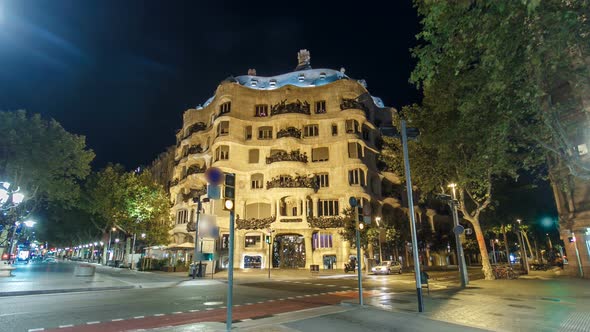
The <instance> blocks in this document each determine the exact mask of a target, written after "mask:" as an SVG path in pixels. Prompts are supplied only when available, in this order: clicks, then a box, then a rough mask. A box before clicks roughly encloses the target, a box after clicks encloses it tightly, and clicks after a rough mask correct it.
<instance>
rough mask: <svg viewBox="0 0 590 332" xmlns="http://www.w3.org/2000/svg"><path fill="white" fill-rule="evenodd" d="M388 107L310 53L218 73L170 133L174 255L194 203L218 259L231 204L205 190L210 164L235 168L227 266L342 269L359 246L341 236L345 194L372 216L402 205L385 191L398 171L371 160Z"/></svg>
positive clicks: (206, 249)
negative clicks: (287, 67) (290, 62)
mask: <svg viewBox="0 0 590 332" xmlns="http://www.w3.org/2000/svg"><path fill="white" fill-rule="evenodd" d="M393 111H395V110H394V109H392V108H390V107H386V106H384V105H383V103H382V101H381V100H380V99H379V98H377V97H373V96H371V95H370V93H369V92H368V91H367V88H366V83H365V82H364V81H363V80H356V79H352V78H350V77H348V76H347V75H346V74H345V72H344V69H340V70H332V69H312V67H311V64H310V54H309V52H308V51H307V50H301V51H300V52H299V54H298V65H297V67H296V68H295V70H294V71H293V72H289V73H286V74H282V75H277V76H271V77H265V76H258V75H257V73H256V71H255V70H253V69H250V70H249V71H248V75H244V76H238V77H229V78H227V79H225V80H224V81H222V82H221V83H220V84H219V86H218V87H217V90H216V91H215V95H214V96H213V97H211V98H210V99H209V100H207V101H206V102H205V103H204V104H203V105H202V106H198V107H197V108H195V109H189V110H187V111H185V112H184V115H183V126H182V129H181V130H179V131H178V133H177V137H176V138H177V145H176V149H175V158H174V171H173V178H172V182H171V187H170V193H171V199H172V200H173V203H174V206H173V208H172V213H173V214H174V222H175V225H174V228H173V230H172V233H173V239H174V241H173V243H172V244H170V245H169V246H168V249H169V250H170V252H171V254H172V255H174V257H175V258H176V259H182V260H186V261H191V260H192V258H193V249H191V248H193V247H194V241H195V232H194V231H193V229H194V224H195V220H196V218H197V200H201V202H202V210H201V211H199V218H200V219H199V222H200V223H202V224H206V223H207V224H209V225H211V224H213V225H215V226H217V227H218V228H219V234H216V233H215V234H213V235H212V234H208V235H207V234H204V235H203V238H202V239H201V238H200V236H199V238H198V239H197V241H198V243H197V247H199V250H200V248H202V252H203V253H205V254H210V255H206V256H207V257H209V259H211V261H210V262H209V263H208V264H209V265H208V266H207V268H206V270H207V271H208V272H211V266H212V265H215V267H216V269H220V268H226V267H227V261H228V260H227V256H228V239H229V228H228V226H229V212H228V211H226V210H224V209H223V206H222V205H223V200H222V199H218V200H214V199H212V200H207V199H205V198H206V197H207V189H206V188H207V180H206V178H205V174H204V173H205V171H206V170H207V169H208V168H209V167H216V168H219V169H220V170H222V171H223V172H227V173H235V175H236V177H235V179H236V181H235V182H236V183H235V259H234V268H262V269H265V268H268V267H269V264H270V265H271V267H273V268H309V267H310V265H319V267H320V269H331V268H339V269H341V268H343V266H344V263H346V262H347V261H348V260H349V258H350V257H351V256H352V255H356V250H355V249H353V248H352V247H351V243H349V242H348V241H346V240H344V239H343V238H342V237H341V236H340V234H339V232H340V231H341V230H342V226H343V211H344V210H345V209H346V208H349V207H350V205H349V199H350V198H351V197H355V198H357V200H358V201H359V202H361V204H362V205H363V206H365V205H369V207H368V208H365V209H364V211H365V213H367V214H370V215H371V218H372V219H373V220H374V219H375V217H376V216H379V215H381V213H382V212H383V208H384V206H388V208H398V207H399V206H400V198H399V197H389V196H390V195H385V194H384V193H386V192H391V188H390V187H391V184H392V183H397V184H399V180H398V179H397V178H396V177H395V176H394V175H393V174H391V173H388V175H386V174H385V173H382V172H380V171H379V169H378V167H377V165H378V155H379V153H380V142H381V137H380V130H379V128H380V127H381V126H391V123H392V112H393ZM385 183H386V184H385ZM384 187H388V188H384ZM221 192H222V195H223V190H221ZM385 196H388V197H385ZM267 242H270V243H267ZM212 263H215V264H212Z"/></svg>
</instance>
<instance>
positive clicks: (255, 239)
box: [244, 235, 260, 248]
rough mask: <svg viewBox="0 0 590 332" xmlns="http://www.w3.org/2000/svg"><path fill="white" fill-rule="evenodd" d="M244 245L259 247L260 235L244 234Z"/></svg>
mask: <svg viewBox="0 0 590 332" xmlns="http://www.w3.org/2000/svg"><path fill="white" fill-rule="evenodd" d="M244 247H246V248H252V247H260V235H246V237H245V238H244Z"/></svg>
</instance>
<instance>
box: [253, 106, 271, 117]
mask: <svg viewBox="0 0 590 332" xmlns="http://www.w3.org/2000/svg"><path fill="white" fill-rule="evenodd" d="M254 111H255V113H254V116H255V117H259V118H260V117H265V116H268V105H256V106H254Z"/></svg>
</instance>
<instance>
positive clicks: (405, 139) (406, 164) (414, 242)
mask: <svg viewBox="0 0 590 332" xmlns="http://www.w3.org/2000/svg"><path fill="white" fill-rule="evenodd" d="M401 127H402V133H401V134H402V146H403V152H404V169H405V173H406V191H407V194H408V208H409V210H410V211H409V213H410V225H411V228H412V250H413V252H414V255H413V256H414V274H415V277H416V295H417V296H418V312H423V311H424V303H423V302H422V280H421V277H422V276H421V275H420V260H419V257H418V237H417V234H416V216H415V215H414V198H413V192H412V177H411V175H410V157H409V154H408V136H407V131H406V120H405V119H403V118H402V119H401Z"/></svg>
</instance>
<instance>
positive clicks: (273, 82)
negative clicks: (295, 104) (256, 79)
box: [268, 80, 277, 88]
mask: <svg viewBox="0 0 590 332" xmlns="http://www.w3.org/2000/svg"><path fill="white" fill-rule="evenodd" d="M268 85H270V87H271V88H274V87H275V86H277V80H270V82H268Z"/></svg>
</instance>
